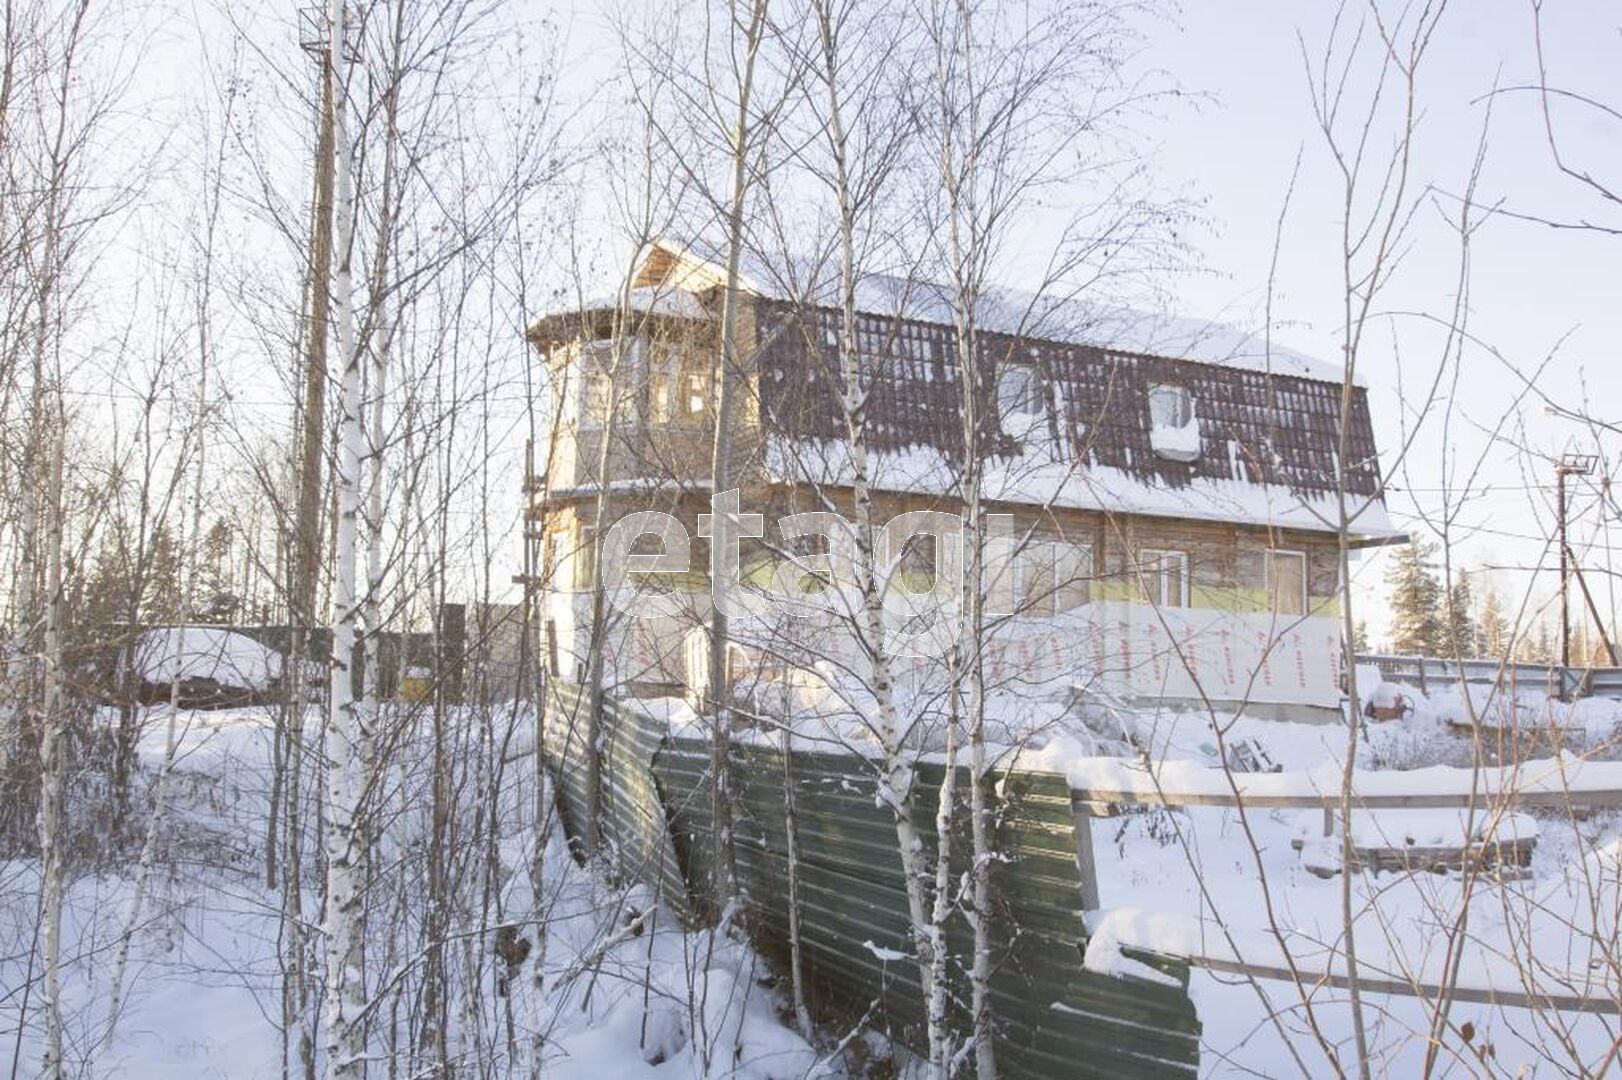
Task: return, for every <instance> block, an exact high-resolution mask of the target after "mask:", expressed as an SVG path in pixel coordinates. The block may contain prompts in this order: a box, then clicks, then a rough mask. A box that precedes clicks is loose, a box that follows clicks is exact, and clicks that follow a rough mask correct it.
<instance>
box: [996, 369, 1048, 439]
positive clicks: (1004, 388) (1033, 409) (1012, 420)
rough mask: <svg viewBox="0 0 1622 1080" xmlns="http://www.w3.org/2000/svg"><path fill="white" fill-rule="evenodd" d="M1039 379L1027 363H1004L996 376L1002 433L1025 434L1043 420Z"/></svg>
mask: <svg viewBox="0 0 1622 1080" xmlns="http://www.w3.org/2000/svg"><path fill="white" fill-rule="evenodd" d="M1042 411H1043V405H1042V380H1041V377H1040V376H1039V375H1038V374H1037V372H1036V368H1035V367H1033V366H1032V365H1030V364H1003V365H1002V368H1001V370H1000V371H998V373H997V413H998V415H999V416H1001V417H1002V426H1003V430H1004V431H1006V432H1008V433H1009V434H1010V435H1014V436H1024V435H1026V434H1028V433H1029V432H1030V431H1031V429H1032V428H1034V427H1035V426H1036V425H1037V424H1038V423H1040V422H1041V419H1042Z"/></svg>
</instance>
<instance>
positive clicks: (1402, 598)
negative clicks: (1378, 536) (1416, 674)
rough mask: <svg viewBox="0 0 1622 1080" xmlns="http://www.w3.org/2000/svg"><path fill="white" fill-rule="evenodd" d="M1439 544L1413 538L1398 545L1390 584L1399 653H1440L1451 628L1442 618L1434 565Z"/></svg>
mask: <svg viewBox="0 0 1622 1080" xmlns="http://www.w3.org/2000/svg"><path fill="white" fill-rule="evenodd" d="M1435 550H1436V549H1435V546H1434V545H1432V544H1427V543H1424V542H1422V541H1419V540H1410V541H1409V542H1408V543H1407V544H1405V545H1403V546H1402V547H1400V548H1398V549H1397V553H1396V557H1395V558H1394V559H1393V560H1392V563H1391V567H1390V569H1389V570H1388V571H1387V572H1386V584H1388V585H1389V586H1390V587H1391V600H1390V604H1391V651H1392V652H1393V653H1396V654H1397V655H1399V656H1439V655H1441V654H1442V652H1443V650H1444V648H1445V646H1446V643H1447V636H1448V632H1447V630H1446V624H1445V622H1444V620H1443V618H1442V606H1443V604H1442V600H1443V596H1442V584H1441V582H1440V581H1438V580H1437V578H1436V572H1435V571H1434V570H1433V569H1432V568H1431V558H1432V556H1433V555H1434V554H1435Z"/></svg>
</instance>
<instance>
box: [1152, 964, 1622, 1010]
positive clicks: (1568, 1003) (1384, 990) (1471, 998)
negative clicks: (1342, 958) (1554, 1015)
mask: <svg viewBox="0 0 1622 1080" xmlns="http://www.w3.org/2000/svg"><path fill="white" fill-rule="evenodd" d="M1178 959H1185V958H1182V957H1179V958H1178ZM1186 960H1187V962H1188V964H1189V965H1190V966H1192V967H1198V968H1204V969H1205V970H1207V971H1215V972H1219V973H1221V974H1225V975H1249V976H1252V977H1254V978H1258V979H1269V980H1277V981H1280V982H1291V981H1293V977H1292V976H1291V975H1290V972H1289V969H1288V968H1283V967H1271V966H1269V965H1267V964H1248V963H1244V962H1236V961H1233V960H1229V959H1226V958H1223V957H1215V956H1190V957H1187V958H1186ZM1297 970H1299V971H1300V975H1301V981H1302V982H1303V983H1304V984H1306V985H1308V986H1330V987H1334V988H1335V989H1337V990H1345V989H1348V988H1350V986H1351V979H1349V978H1348V977H1347V976H1345V975H1343V974H1338V973H1335V972H1325V971H1306V970H1303V969H1300V968H1299V966H1298V968H1297ZM1357 985H1358V988H1359V989H1360V990H1362V991H1363V992H1364V993H1370V994H1395V995H1400V996H1403V997H1420V998H1429V999H1433V1000H1434V999H1436V998H1439V997H1441V995H1442V994H1443V993H1444V992H1445V993H1446V994H1447V995H1448V997H1450V998H1451V999H1452V1000H1454V1001H1463V1002H1468V1003H1470V1004H1473V1005H1501V1006H1505V1007H1509V1008H1516V1009H1551V1008H1552V1009H1559V1010H1561V1011H1562V1012H1584V1013H1599V1014H1603V1015H1622V998H1619V997H1610V998H1593V997H1582V996H1579V995H1576V994H1563V993H1551V994H1535V995H1534V994H1526V993H1520V992H1515V991H1508V990H1486V989H1482V988H1480V987H1454V988H1453V989H1450V990H1446V991H1444V990H1443V988H1442V987H1440V986H1431V985H1425V984H1419V985H1417V986H1416V985H1415V984H1414V983H1412V982H1409V981H1407V980H1405V979H1395V978H1390V977H1388V976H1382V975H1365V974H1363V973H1362V972H1359V973H1358V977H1357Z"/></svg>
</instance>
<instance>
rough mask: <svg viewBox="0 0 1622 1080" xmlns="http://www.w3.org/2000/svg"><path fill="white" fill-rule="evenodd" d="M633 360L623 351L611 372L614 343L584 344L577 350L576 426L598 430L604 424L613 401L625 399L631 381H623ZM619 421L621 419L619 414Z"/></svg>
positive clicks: (613, 361)
mask: <svg viewBox="0 0 1622 1080" xmlns="http://www.w3.org/2000/svg"><path fill="white" fill-rule="evenodd" d="M632 360H633V357H632V355H631V353H630V352H629V351H628V350H627V351H625V352H624V353H622V355H621V356H620V357H619V367H618V370H617V371H616V369H615V356H614V343H613V342H612V341H588V342H584V343H582V344H581V346H580V363H579V379H580V426H581V427H583V428H600V427H603V426H604V425H606V424H607V423H608V416H609V410H610V409H611V408H613V407H614V402H615V400H616V399H619V400H621V401H623V400H624V398H625V389H626V387H627V386H628V385H629V384H630V382H631V380H630V379H628V378H627V377H626V375H627V369H629V368H630V367H631V363H632ZM621 419H622V420H623V419H625V416H624V414H623V413H622V414H621Z"/></svg>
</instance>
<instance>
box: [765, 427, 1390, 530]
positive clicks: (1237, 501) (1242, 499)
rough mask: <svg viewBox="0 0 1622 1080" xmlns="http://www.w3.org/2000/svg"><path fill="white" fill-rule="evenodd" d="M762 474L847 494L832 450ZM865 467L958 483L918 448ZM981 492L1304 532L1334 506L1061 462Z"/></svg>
mask: <svg viewBox="0 0 1622 1080" xmlns="http://www.w3.org/2000/svg"><path fill="white" fill-rule="evenodd" d="M767 465H768V471H769V473H770V474H771V475H772V476H773V477H774V478H776V479H780V480H782V481H784V482H806V483H814V484H820V485H825V486H833V487H838V486H844V485H848V484H850V483H851V479H852V472H851V468H850V457H849V453H848V451H847V450H846V449H845V447H844V446H843V445H842V444H839V443H835V442H807V441H805V440H794V441H788V440H773V441H772V442H770V443H768V446H767ZM867 467H868V470H869V472H868V476H869V479H870V481H871V482H872V483H873V484H874V486H876V487H877V488H879V489H881V490H885V491H899V492H907V493H909V494H917V495H942V496H944V495H949V494H951V493H952V491H953V485H954V484H955V483H956V477H957V476H958V475H959V470H958V469H957V467H956V466H954V465H953V463H952V462H951V461H949V460H947V459H946V458H945V457H944V456H943V455H941V454H940V453H938V452H937V451H935V450H932V449H930V448H929V447H925V446H912V447H908V448H906V449H904V450H895V451H870V452H869V453H868V456H867ZM982 491H983V492H984V495H985V497H986V498H987V499H990V500H992V501H994V502H1007V503H1017V504H1022V505H1037V506H1053V507H1057V508H1065V509H1072V510H1099V511H1103V512H1105V513H1118V514H1142V515H1152V516H1156V517H1170V518H1183V519H1189V520H1195V521H1222V522H1235V523H1239V524H1246V525H1264V526H1270V527H1272V528H1277V529H1300V530H1304V531H1308V532H1328V531H1332V530H1334V529H1335V528H1336V527H1337V523H1338V521H1339V514H1340V509H1339V502H1338V499H1337V498H1336V496H1334V495H1333V494H1330V493H1326V492H1302V491H1294V490H1292V489H1291V488H1289V487H1287V486H1285V485H1282V484H1263V483H1252V482H1248V481H1242V480H1224V479H1216V478H1209V477H1198V476H1196V477H1193V478H1192V479H1190V480H1189V482H1188V483H1187V484H1185V485H1182V486H1179V487H1172V486H1169V485H1165V484H1159V483H1155V482H1153V481H1151V480H1148V479H1145V478H1144V477H1141V476H1137V475H1134V474H1133V473H1130V472H1127V471H1125V470H1123V469H1115V468H1111V467H1109V466H1107V465H1096V464H1094V465H1088V466H1085V467H1083V466H1076V465H1072V464H1070V463H1068V462H1062V461H1046V462H1040V463H1032V462H1029V461H1025V460H1020V459H1015V460H1013V461H1006V460H1004V461H998V460H993V461H991V462H988V464H987V466H986V472H985V476H984V478H983V484H982ZM1347 508H1348V510H1349V511H1350V512H1351V513H1352V514H1353V515H1354V520H1353V521H1352V523H1351V531H1352V534H1353V535H1354V536H1359V537H1369V538H1389V537H1394V536H1399V535H1401V530H1399V529H1397V528H1395V527H1394V526H1393V525H1392V523H1391V519H1390V517H1389V516H1388V515H1387V513H1386V508H1385V504H1384V502H1382V501H1380V500H1378V499H1374V500H1369V499H1365V498H1361V497H1356V496H1352V497H1349V498H1348V500H1347Z"/></svg>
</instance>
